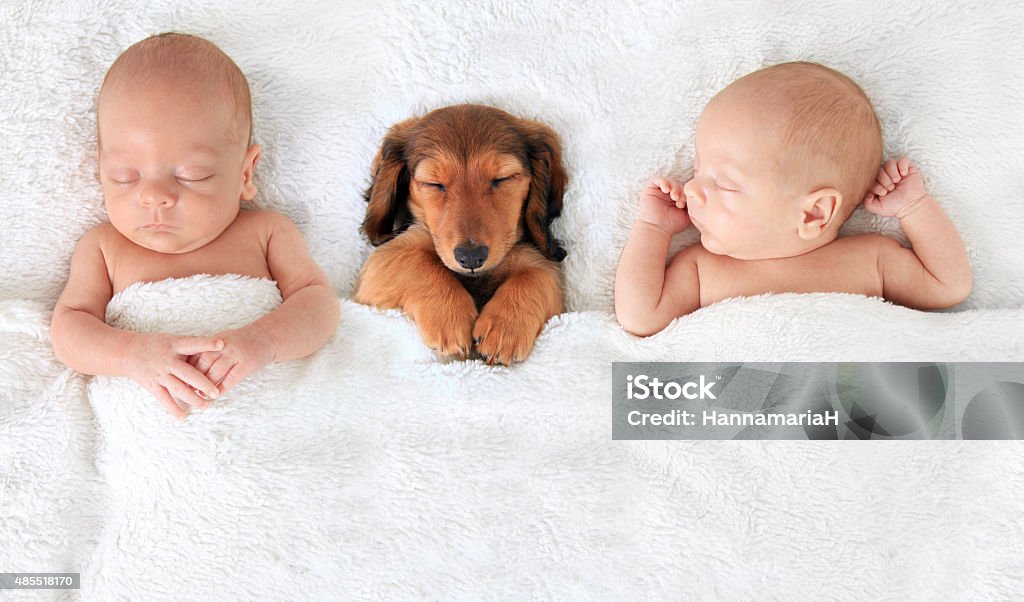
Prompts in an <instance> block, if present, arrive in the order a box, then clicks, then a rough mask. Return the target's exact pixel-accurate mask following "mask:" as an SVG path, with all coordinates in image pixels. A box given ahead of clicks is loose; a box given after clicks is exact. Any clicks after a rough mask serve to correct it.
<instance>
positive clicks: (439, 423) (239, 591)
mask: <svg viewBox="0 0 1024 602" xmlns="http://www.w3.org/2000/svg"><path fill="white" fill-rule="evenodd" d="M1022 25H1024V8H1021V7H1019V6H1016V5H1012V4H1004V5H1000V6H984V7H981V6H979V7H977V8H975V7H974V6H971V5H967V4H966V3H965V5H964V6H957V5H956V4H948V3H947V4H943V5H942V6H935V5H933V4H931V3H925V2H907V3H901V4H899V5H896V6H894V5H893V4H892V3H890V2H881V1H879V2H869V3H846V2H839V1H825V2H809V1H793V2H786V3H757V4H750V3H742V4H741V3H723V2H689V3H685V4H684V3H678V4H677V3H669V2H650V1H641V2H631V3H605V2H590V3H556V4H544V5H540V4H524V5H509V4H506V3H500V2H494V3H492V2H481V3H456V2H441V3H419V4H417V5H410V4H403V3H395V2H385V3H380V4H364V3H335V2H326V1H325V2H316V3H302V4H301V5H300V6H296V7H287V8H285V7H284V6H281V7H277V6H274V5H273V4H260V3H250V4H246V5H245V6H244V7H240V6H239V5H237V4H236V3H219V2H215V1H207V2H201V3H192V4H190V5H189V6H188V7H187V8H186V7H185V6H184V5H179V4H176V3H172V2H169V1H165V0H153V1H152V2H149V3H146V4H144V5H139V4H138V3H134V2H127V1H126V0H125V1H120V0H93V1H92V2H84V3H75V4H73V5H72V4H68V5H60V4H53V5H47V4H39V3H35V4H31V5H23V6H18V5H16V4H13V3H11V4H4V5H3V6H0V74H2V76H0V77H2V80H0V81H2V82H3V93H2V94H0V140H3V144H2V145H0V164H2V165H4V169H3V170H2V171H0V232H2V236H0V277H2V284H0V572H11V571H24V572H37V571H53V572H81V573H82V577H83V579H82V581H83V589H82V592H81V597H83V598H86V599H97V600H106V599H118V598H128V599H166V598H172V597H175V598H177V597H181V596H182V595H184V597H186V598H202V599H218V598H220V599H255V598H259V599H265V598H266V599H301V598H319V597H322V596H323V595H324V593H325V592H331V594H329V595H331V596H334V595H336V596H339V597H345V598H367V597H369V598H397V599H407V598H412V597H426V598H452V597H454V598H467V599H477V598H481V597H496V596H503V595H506V596H509V597H516V598H520V597H527V596H533V597H537V598H557V599H563V598H635V597H651V598H661V597H686V598H726V599H734V598H761V597H770V598H773V597H779V598H792V597H797V598H799V597H814V598H818V597H821V596H826V597H829V596H835V597H854V596H856V597H881V596H885V597H921V598H936V597H938V598H961V597H982V598H984V597H1010V596H1011V595H1012V594H1013V593H1015V592H1019V591H1020V590H1021V589H1022V588H1024V574H1022V573H1021V571H1020V564H1019V562H1018V560H1017V559H1016V557H1017V555H1019V554H1018V552H1019V551H1020V550H1021V546H1022V545H1024V542H1022V535H1021V533H1022V530H1021V522H1020V518H1019V500H1020V498H1021V497H1022V496H1024V478H1022V474H1024V473H1022V470H1021V466H1022V461H1024V444H1021V443H1017V442H995V443H980V442H923V443H915V444H891V443H890V444H887V443H878V442H875V443H870V444H869V443H860V444H842V443H835V442H831V443H830V442H816V443H809V442H804V443H794V442H704V443H699V442H692V443H691V442H658V441H654V442H640V441H638V442H629V441H612V440H611V394H610V393H611V362H613V361H644V360H651V361H655V360H659V361H858V360H871V361H878V360H908V361H909V360H916V361H921V360H935V361H958V360H959V361H970V360H987V361H999V360H1010V361H1024V309H1022V308H1024V253H1022V252H1021V251H1022V248H1021V243H1020V235H1019V231H1020V224H1021V223H1022V222H1024V194H1022V192H1021V190H1024V181H1022V180H1021V174H1024V158H1022V157H1024V127H1022V126H1021V125H1020V121H1019V117H1020V116H1021V115H1024V78H1022V75H1021V73H1022V72H1024V71H1022V70H1021V65H1024V47H1022V46H1021V45H1020V44H1019V42H1018V36H1019V31H1020V29H1021V26H1022ZM172 29H173V30H179V31H187V32H191V33H196V34H199V35H203V36H206V37H208V38H209V39H212V40H214V41H215V42H217V43H218V44H220V45H221V46H222V47H223V48H224V49H225V50H226V51H227V52H228V53H229V54H230V55H231V56H232V57H234V58H235V60H236V61H237V62H238V63H239V65H240V66H241V67H242V69H243V70H244V71H245V72H246V73H247V75H248V76H249V78H250V81H251V84H252V87H253V96H254V102H255V113H256V115H255V118H256V137H257V139H258V141H259V142H261V143H262V144H264V146H265V149H266V150H265V153H264V159H263V161H262V163H261V165H260V172H259V182H258V183H259V186H260V196H259V197H258V199H257V205H259V206H261V207H269V208H273V209H276V210H278V211H281V212H283V213H285V214H287V215H289V216H290V217H291V218H292V219H293V220H294V221H295V222H296V223H298V224H299V226H300V227H301V228H302V230H303V232H304V233H305V235H306V237H307V240H308V241H309V244H310V248H311V250H312V252H313V254H314V256H315V257H316V258H317V260H318V261H319V262H320V263H321V264H322V265H323V266H324V268H325V270H326V271H327V272H328V274H329V275H330V277H331V279H332V281H333V282H334V284H335V287H336V290H337V292H338V294H339V296H341V297H342V298H343V299H346V298H347V297H349V296H350V295H351V292H352V287H353V284H354V280H355V276H356V274H357V273H358V269H359V266H360V265H361V264H362V261H363V260H364V259H365V257H366V256H367V255H368V253H369V251H370V248H369V246H368V245H367V244H366V242H365V241H364V240H362V239H361V238H360V237H359V234H358V231H357V227H358V224H359V222H360V221H361V219H362V211H363V207H364V205H363V202H362V199H361V192H362V190H363V189H364V188H365V186H366V184H367V181H368V179H367V174H368V170H369V163H370V160H371V159H372V157H373V153H374V151H375V149H376V144H377V143H378V142H379V140H380V137H381V136H382V135H383V133H384V131H385V130H386V128H387V127H388V126H389V125H391V124H392V123H394V122H396V121H398V120H400V119H403V118H406V117H408V116H411V115H413V114H417V113H422V112H424V111H426V110H429V109H431V108H435V107H437V106H441V105H443V104H447V103H452V102H466V101H469V102H485V103H490V104H493V105H496V106H499V107H501V108H504V109H506V110H509V111H511V112H514V113H517V114H519V115H522V116H525V117H531V118H535V119H540V120H543V121H545V122H547V123H549V124H551V125H552V126H553V127H554V128H555V129H556V130H557V131H558V132H559V133H560V134H561V136H562V139H563V143H564V146H565V157H566V162H567V166H568V169H569V172H570V174H571V177H572V182H571V184H570V187H569V190H568V193H567V197H566V209H565V212H564V214H563V217H562V218H561V219H560V220H559V221H558V222H556V224H557V225H556V233H557V235H558V236H559V237H560V238H562V239H563V240H564V241H565V243H566V247H567V249H568V251H569V257H568V259H567V260H566V263H565V267H566V281H567V289H568V300H569V309H570V310H571V311H570V312H569V313H567V314H565V315H563V316H560V317H558V318H556V319H554V320H553V321H552V322H551V323H550V324H549V325H548V327H547V329H546V330H545V331H544V333H543V334H542V335H541V337H540V339H539V340H538V342H537V346H536V348H535V349H534V351H533V354H532V355H531V356H530V358H529V360H528V361H526V362H525V363H522V364H520V365H516V366H513V367H512V368H490V367H487V366H485V365H483V364H481V363H479V362H475V361H471V362H444V361H439V360H438V359H437V358H435V357H434V356H433V355H432V354H431V353H430V351H429V350H427V349H426V348H425V347H424V346H423V345H422V344H421V343H420V340H419V336H418V334H417V333H416V330H415V327H414V326H413V325H412V324H411V323H410V322H409V321H408V320H407V319H406V318H405V317H403V316H401V315H400V314H397V313H394V312H377V311H374V310H371V309H368V308H366V307H363V306H360V305H357V304H354V303H352V302H350V301H347V300H345V301H344V302H343V305H342V326H341V328H340V330H339V331H338V333H337V334H336V335H335V337H334V338H333V339H332V340H331V341H330V342H329V343H328V344H327V345H326V346H325V347H324V348H323V349H322V350H321V351H320V352H319V353H318V354H316V355H315V356H313V357H312V358H309V359H307V360H302V361H298V362H292V363H289V364H284V365H277V366H273V367H270V368H268V369H267V370H265V371H264V372H262V373H260V374H258V375H255V376H254V377H253V378H251V379H250V380H249V381H247V382H246V383H244V384H243V385H242V386H240V387H238V388H237V389H236V390H235V391H234V392H233V393H232V394H231V395H229V396H228V397H227V398H225V399H223V400H221V401H219V402H218V403H217V404H216V406H215V407H214V408H212V409H210V410H208V411H206V412H202V413H200V414H197V415H195V416H193V417H191V418H189V420H187V421H186V422H185V423H183V424H178V423H175V422H174V421H173V420H171V419H170V418H169V417H168V416H166V415H164V413H163V411H162V410H160V408H159V406H158V405H157V404H156V403H151V402H149V401H148V400H147V399H146V398H145V396H144V394H143V393H142V392H141V391H140V390H139V389H138V388H137V387H135V386H134V385H133V384H132V383H130V382H128V381H124V380H120V379H103V378H96V379H89V378H85V377H83V376H82V375H78V374H74V373H72V372H71V371H69V370H67V369H65V368H64V367H63V366H61V365H60V364H59V362H57V361H56V360H55V358H54V357H53V354H52V349H51V348H50V345H49V341H48V335H47V329H48V321H49V311H50V310H51V308H52V306H53V303H54V301H55V300H56V297H57V295H58V294H59V292H60V289H61V287H62V286H63V283H64V280H65V278H66V274H67V267H68V259H69V257H70V254H71V251H72V249H73V247H74V241H75V240H76V239H77V238H78V237H79V236H80V235H81V234H82V233H83V232H84V231H85V230H87V229H88V228H89V227H91V226H92V225H94V224H96V223H98V222H99V221H100V220H102V219H103V211H102V200H101V196H100V193H99V188H98V186H97V184H96V182H95V168H96V165H95V155H94V148H95V132H94V128H95V114H94V98H95V93H96V90H97V89H98V87H99V83H100V81H101V78H102V75H103V73H104V71H105V69H106V67H107V66H108V65H109V63H110V62H111V61H112V60H113V58H114V57H115V56H116V55H117V54H118V53H119V52H120V51H122V50H123V49H124V48H126V47H127V46H128V45H130V44H131V43H133V42H135V41H136V40H138V39H141V38H142V37H145V36H147V35H149V34H152V33H156V32H159V31H165V30H172ZM801 59H802V60H817V61H820V62H823V63H826V64H829V65H831V66H834V67H836V68H838V69H840V70H843V71H845V72H846V73H848V74H850V75H851V76H852V77H854V78H855V79H857V80H858V81H859V82H861V83H862V85H863V86H864V88H865V89H866V91H867V92H868V94H869V95H870V96H871V97H872V99H873V100H874V102H875V104H876V107H877V108H878V111H879V114H880V116H881V118H882V122H883V127H884V129H885V133H886V149H887V152H888V153H889V154H891V155H895V154H901V153H907V154H910V155H911V156H913V157H914V158H915V159H916V160H917V161H918V162H919V163H920V164H921V166H922V170H923V171H924V173H925V175H926V179H927V181H928V183H929V185H930V186H931V189H932V192H933V194H934V195H935V196H936V198H938V199H939V200H940V202H941V203H942V205H943V206H944V207H945V209H946V210H947V211H948V213H949V214H950V215H951V216H952V218H953V219H954V221H955V222H956V223H957V224H958V226H960V228H961V232H962V233H963V236H964V239H965V242H966V244H967V246H968V249H969V254H970V258H971V261H972V265H973V269H974V274H975V290H974V293H973V294H972V296H971V297H970V299H968V301H967V302H966V303H965V304H963V306H962V307H959V308H956V311H954V312H947V313H923V312H917V311H911V310H908V309H904V308H900V307H896V306H892V305H889V304H886V303H884V302H882V301H879V300H876V299H865V298H861V297H855V296H847V295H778V296H763V297H757V298H752V299H737V300H730V301H726V302H723V303H720V304H718V305H715V306H712V307H709V308H705V309H703V310H701V311H698V312H696V313H694V314H692V315H691V316H688V317H686V318H684V319H681V320H678V321H676V322H675V323H673V324H672V325H671V326H670V327H669V328H668V329H667V330H666V331H664V332H662V333H660V334H658V335H656V336H654V337H651V338H649V339H637V338H634V337H632V336H629V335H627V334H626V333H624V332H623V331H622V330H621V329H620V328H619V327H618V326H617V325H616V323H615V321H614V319H613V317H612V315H611V309H612V282H613V275H614V267H615V263H616V261H617V259H618V254H619V252H620V250H621V247H622V244H623V242H624V240H625V237H626V234H627V231H628V227H629V224H630V223H631V221H632V219H633V216H634V215H635V199H636V195H637V193H638V191H639V188H640V186H641V184H642V183H643V181H644V180H645V179H646V178H647V177H648V176H650V175H651V174H652V173H667V174H673V175H676V176H679V177H685V175H686V174H687V173H688V170H689V165H690V162H691V160H692V155H693V146H692V140H693V126H694V122H695V120H696V116H697V115H698V114H699V112H700V108H701V106H702V105H703V104H704V103H705V102H706V101H707V100H708V98H710V96H711V95H712V94H713V93H714V92H715V91H716V90H718V89H719V88H720V87H721V86H723V85H725V84H726V83H728V82H729V81H730V80H732V79H734V78H735V77H738V76H739V75H742V74H744V73H746V72H748V71H750V70H753V69H756V68H758V67H761V66H763V65H766V64H770V63H774V62H779V61H784V60H801ZM846 231H847V232H863V231H881V232H885V233H889V234H891V235H893V236H897V237H898V236H899V234H898V232H897V230H896V228H895V225H894V224H893V223H891V222H890V221H887V220H881V219H878V218H874V217H871V216H868V215H866V214H864V213H863V212H858V213H857V214H856V215H855V216H854V218H853V219H852V220H851V222H850V223H849V225H848V227H847V229H846ZM690 242H693V238H692V237H687V236H682V237H680V241H679V243H678V244H679V245H680V246H681V245H683V244H688V243H690ZM240 300H241V301H242V302H240ZM276 302H277V297H276V289H275V287H274V286H273V284H272V283H270V282H268V281H261V280H251V279H243V278H234V277H218V278H210V277H201V276H200V277H193V278H190V279H185V280H177V281H165V282H161V283H153V284H147V285H141V286H138V287H135V288H131V289H128V290H127V291H125V292H124V293H122V294H121V295H120V296H119V297H118V298H117V299H116V300H115V302H114V303H112V306H111V308H110V312H111V315H110V319H111V321H115V322H117V323H119V324H123V325H126V326H131V327H133V328H140V329H173V330H177V331H181V332H203V331H209V332H212V331H216V330H218V329H220V328H223V327H225V325H228V324H231V323H237V322H239V321H241V322H244V321H246V320H250V319H252V317H254V316H257V315H259V314H260V313H262V312H264V311H267V310H268V309H270V308H272V307H273V306H274V304H275V303H276ZM826 583H827V584H828V586H825V585H824V584H826ZM854 592H856V593H855V594H854ZM14 593H17V592H14ZM21 593H28V592H21ZM50 594H53V592H51V593H50ZM44 595H45V594H44ZM64 596H66V597H70V598H76V597H77V594H75V593H73V592H72V593H67V594H64V595H63V596H58V597H64Z"/></svg>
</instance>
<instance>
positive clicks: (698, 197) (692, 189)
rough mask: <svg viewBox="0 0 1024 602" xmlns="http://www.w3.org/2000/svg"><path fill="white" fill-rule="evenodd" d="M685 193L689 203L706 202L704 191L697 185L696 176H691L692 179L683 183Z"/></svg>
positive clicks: (699, 203) (698, 203) (701, 203)
mask: <svg viewBox="0 0 1024 602" xmlns="http://www.w3.org/2000/svg"><path fill="white" fill-rule="evenodd" d="M683 195H685V196H686V204H687V205H690V204H696V205H703V204H704V201H705V198H704V191H703V190H701V187H700V186H698V185H697V182H696V178H691V179H690V180H687V182H686V183H685V184H683Z"/></svg>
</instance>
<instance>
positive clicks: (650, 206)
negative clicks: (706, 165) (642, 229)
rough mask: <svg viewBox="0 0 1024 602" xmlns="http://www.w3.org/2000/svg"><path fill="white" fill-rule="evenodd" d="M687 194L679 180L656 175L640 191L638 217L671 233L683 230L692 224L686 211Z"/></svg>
mask: <svg viewBox="0 0 1024 602" xmlns="http://www.w3.org/2000/svg"><path fill="white" fill-rule="evenodd" d="M685 207H686V195H685V194H684V193H683V185H682V184H681V183H679V181H677V180H669V179H668V178H661V177H655V178H652V179H651V181H649V182H648V183H647V185H646V186H644V190H643V192H641V193H640V207H639V209H640V211H639V214H638V215H637V217H638V218H639V219H640V220H642V221H645V222H647V223H650V224H653V225H655V226H658V227H659V228H661V229H663V230H666V231H667V232H668V233H669V234H675V233H677V232H682V231H683V230H685V229H687V228H688V227H689V226H690V215H689V214H688V213H687V212H686V209H685Z"/></svg>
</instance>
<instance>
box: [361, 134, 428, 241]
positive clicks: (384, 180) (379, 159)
mask: <svg viewBox="0 0 1024 602" xmlns="http://www.w3.org/2000/svg"><path fill="white" fill-rule="evenodd" d="M417 123H419V119H418V118H415V119H408V120H406V121H403V122H401V123H398V124H396V125H394V126H392V127H391V129H389V130H388V133H387V135H386V136H384V141H383V142H381V145H380V150H378V151H377V156H376V157H374V159H373V167H372V168H371V172H372V175H371V180H370V187H369V188H367V189H366V194H365V197H364V198H365V200H366V216H365V217H364V218H363V225H362V228H361V230H362V231H363V233H364V234H366V237H367V238H368V239H370V243H371V244H372V245H374V246H377V245H380V244H383V243H386V242H387V241H389V240H391V239H392V238H394V237H395V236H398V235H399V234H400V233H401V232H402V230H404V229H405V228H406V226H408V225H409V223H410V222H411V221H412V217H411V214H410V213H409V168H408V166H407V164H406V160H405V152H406V146H407V145H408V144H409V141H410V140H411V139H412V134H413V130H414V128H415V126H416V124H417Z"/></svg>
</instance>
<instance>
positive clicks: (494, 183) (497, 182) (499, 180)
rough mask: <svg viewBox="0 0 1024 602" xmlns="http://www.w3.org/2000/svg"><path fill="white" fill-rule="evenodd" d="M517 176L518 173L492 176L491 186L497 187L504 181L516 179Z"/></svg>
mask: <svg viewBox="0 0 1024 602" xmlns="http://www.w3.org/2000/svg"><path fill="white" fill-rule="evenodd" d="M518 177H519V174H512V175H510V176H505V177H503V178H494V179H493V180H491V188H498V187H499V186H501V185H502V184H504V183H505V182H508V181H510V180H514V179H516V178H518Z"/></svg>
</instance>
